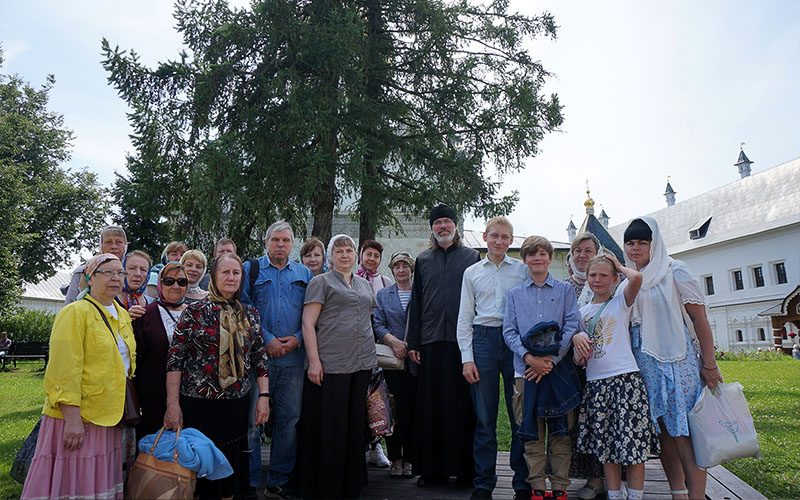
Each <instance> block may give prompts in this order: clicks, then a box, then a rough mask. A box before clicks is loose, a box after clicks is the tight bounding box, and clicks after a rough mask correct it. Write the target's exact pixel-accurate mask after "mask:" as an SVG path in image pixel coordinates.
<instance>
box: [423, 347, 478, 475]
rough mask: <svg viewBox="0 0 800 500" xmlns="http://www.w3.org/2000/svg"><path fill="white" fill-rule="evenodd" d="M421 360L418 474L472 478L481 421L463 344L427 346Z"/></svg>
mask: <svg viewBox="0 0 800 500" xmlns="http://www.w3.org/2000/svg"><path fill="white" fill-rule="evenodd" d="M420 357H421V361H422V364H421V365H420V366H419V375H418V376H417V408H416V410H417V414H416V419H415V424H414V434H415V437H416V439H415V441H414V454H415V461H414V472H415V473H416V474H419V475H421V476H423V477H425V478H429V479H444V478H446V477H447V476H458V477H459V478H460V479H462V480H466V479H468V478H472V477H474V475H475V467H474V462H473V459H472V441H473V437H474V434H475V420H476V417H475V410H474V409H473V407H472V396H471V395H470V392H469V384H468V383H467V381H466V380H465V379H464V376H463V375H462V368H461V351H459V349H458V344H457V343H455V342H433V343H430V344H425V345H423V346H422V348H421V349H420Z"/></svg>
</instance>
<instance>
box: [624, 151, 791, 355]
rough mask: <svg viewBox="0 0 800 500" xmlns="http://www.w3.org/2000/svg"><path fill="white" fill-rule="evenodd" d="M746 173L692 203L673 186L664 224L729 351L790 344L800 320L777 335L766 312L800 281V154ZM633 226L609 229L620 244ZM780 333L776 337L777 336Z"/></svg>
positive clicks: (741, 163) (661, 215)
mask: <svg viewBox="0 0 800 500" xmlns="http://www.w3.org/2000/svg"><path fill="white" fill-rule="evenodd" d="M751 163H753V162H751V161H750V160H749V159H748V158H747V156H746V155H745V153H744V151H741V152H740V153H739V159H738V161H737V162H736V164H735V166H736V167H738V168H739V174H740V176H741V177H740V178H739V179H737V180H735V181H734V182H731V183H729V184H726V185H724V186H721V187H718V188H716V189H713V190H711V191H708V192H706V193H703V194H700V195H698V196H695V197H693V198H690V199H688V200H685V201H678V202H676V200H675V196H676V194H677V192H676V191H675V190H674V189H673V188H672V186H671V185H670V183H669V182H668V183H667V189H666V192H665V193H664V195H665V196H666V198H667V206H666V207H665V208H663V209H661V210H658V211H656V212H653V213H650V214H644V215H649V216H650V217H653V218H654V219H656V220H657V221H658V224H659V227H660V229H661V234H662V236H663V238H664V242H665V243H666V245H667V250H668V251H669V253H670V256H671V257H672V258H674V259H677V260H682V261H684V262H685V263H686V265H687V266H688V267H689V269H690V270H691V271H692V272H693V273H694V274H695V275H696V276H697V277H698V278H699V279H700V281H701V283H702V285H703V288H704V290H705V293H706V303H707V308H708V319H709V321H710V323H711V329H712V331H713V332H714V340H715V343H716V345H717V346H719V348H720V349H722V350H723V351H740V350H754V349H756V348H759V347H761V348H763V349H764V350H766V349H767V348H768V347H770V346H773V345H776V346H777V345H780V346H782V347H784V348H787V347H788V348H791V346H792V344H793V343H794V342H797V341H798V340H795V335H797V333H798V327H797V326H798V325H797V324H793V323H791V322H790V323H787V324H786V325H785V327H783V328H781V329H778V330H776V331H775V332H773V329H772V323H771V319H770V317H769V316H768V315H767V314H764V315H760V314H761V313H767V310H769V309H773V310H775V309H774V308H775V307H776V306H779V305H780V304H781V303H782V302H783V300H784V298H787V296H788V295H789V294H790V292H792V291H793V290H795V288H796V287H797V286H798V284H800V158H796V159H794V160H791V161H789V162H786V163H783V164H781V165H778V166H775V167H772V168H769V169H767V170H764V171H761V172H757V173H754V174H753V175H750V164H751ZM626 227H627V223H625V224H619V225H616V226H612V227H611V228H609V233H610V234H611V236H612V237H613V238H614V240H616V241H617V242H618V243H619V244H620V245H622V242H623V234H624V232H625V228H626ZM773 334H774V336H773Z"/></svg>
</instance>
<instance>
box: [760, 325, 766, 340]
mask: <svg viewBox="0 0 800 500" xmlns="http://www.w3.org/2000/svg"><path fill="white" fill-rule="evenodd" d="M758 340H761V341H766V340H767V334H766V333H765V332H764V329H763V328H759V329H758Z"/></svg>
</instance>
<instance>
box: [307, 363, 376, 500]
mask: <svg viewBox="0 0 800 500" xmlns="http://www.w3.org/2000/svg"><path fill="white" fill-rule="evenodd" d="M369 380H370V370H361V371H357V372H355V373H348V374H329V373H326V374H325V375H324V377H323V381H322V386H318V385H316V384H313V383H312V382H311V381H310V380H308V377H306V379H305V380H304V382H303V410H302V413H301V416H300V424H299V426H298V433H297V465H296V470H295V472H296V475H297V478H298V485H299V488H300V493H301V495H302V497H303V498H306V499H309V498H356V497H358V496H359V495H360V494H361V489H362V488H363V487H364V484H366V482H367V464H366V461H365V460H364V442H365V436H366V427H367V386H368V385H369Z"/></svg>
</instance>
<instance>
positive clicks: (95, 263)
mask: <svg viewBox="0 0 800 500" xmlns="http://www.w3.org/2000/svg"><path fill="white" fill-rule="evenodd" d="M114 260H116V261H117V262H119V257H117V256H116V255H114V254H113V253H99V254H97V255H95V256H94V257H92V258H91V259H89V260H88V261H87V262H86V265H85V266H84V268H83V279H82V280H81V281H80V282H79V283H78V289H80V290H81V293H79V294H78V296H77V297H76V299H75V300H80V299H82V298H83V297H85V296H86V294H87V293H89V292H91V291H92V287H91V285H89V278H91V277H92V274H94V272H95V271H97V268H98V267H100V266H102V265H103V264H105V263H106V262H111V261H114Z"/></svg>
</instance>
